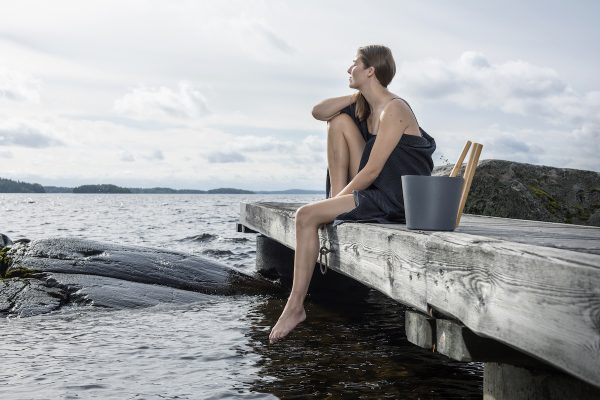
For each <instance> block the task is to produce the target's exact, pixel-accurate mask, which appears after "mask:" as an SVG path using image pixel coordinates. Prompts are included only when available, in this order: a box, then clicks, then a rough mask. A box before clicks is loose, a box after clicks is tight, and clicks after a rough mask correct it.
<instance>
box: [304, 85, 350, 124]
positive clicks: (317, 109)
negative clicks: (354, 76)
mask: <svg viewBox="0 0 600 400" xmlns="http://www.w3.org/2000/svg"><path fill="white" fill-rule="evenodd" d="M358 93H359V92H356V93H353V94H351V95H349V96H341V97H332V98H331V99H326V100H323V101H322V102H320V103H319V104H317V105H316V106H314V107H313V110H312V115H313V117H315V119H318V120H319V121H329V120H330V119H331V118H333V117H335V116H336V115H337V114H338V113H339V112H340V110H341V109H342V108H344V107H347V106H349V105H350V104H352V103H354V102H355V101H356V97H357V96H358Z"/></svg>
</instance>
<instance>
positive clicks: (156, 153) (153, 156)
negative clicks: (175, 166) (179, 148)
mask: <svg viewBox="0 0 600 400" xmlns="http://www.w3.org/2000/svg"><path fill="white" fill-rule="evenodd" d="M144 158H145V159H146V160H150V161H160V160H164V159H165V156H164V155H163V152H162V151H160V150H158V149H156V150H153V151H152V152H150V154H148V155H146V156H145V157H144Z"/></svg>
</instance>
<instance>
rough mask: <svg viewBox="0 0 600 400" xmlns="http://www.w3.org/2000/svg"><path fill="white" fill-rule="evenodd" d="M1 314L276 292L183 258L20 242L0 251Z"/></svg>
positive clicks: (82, 244)
mask: <svg viewBox="0 0 600 400" xmlns="http://www.w3.org/2000/svg"><path fill="white" fill-rule="evenodd" d="M0 276H1V277H2V279H0V316H31V315H37V314H44V313H47V312H50V311H55V310H59V309H61V308H64V307H68V306H70V307H73V306H91V307H102V308H128V307H148V306H153V305H156V304H159V303H165V302H167V303H169V302H175V303H189V302H198V301H206V300H207V299H209V298H210V296H214V295H242V294H244V295H245V294H250V295H253V294H268V293H281V288H280V287H279V286H278V285H276V284H274V283H272V282H271V281H269V280H266V279H264V278H262V277H258V276H256V277H255V276H249V275H245V274H243V273H241V272H239V271H236V270H234V269H231V268H228V267H227V266H225V265H222V264H219V263H216V262H214V261H210V260H207V259H204V258H201V257H196V256H192V255H189V254H185V253H179V252H173V251H166V250H162V249H152V248H146V247H136V246H120V245H114V244H105V243H98V242H93V241H89V240H82V239H76V238H53V239H45V240H36V241H32V242H25V241H22V242H19V243H16V244H14V245H13V246H12V247H5V248H3V249H1V250H0Z"/></svg>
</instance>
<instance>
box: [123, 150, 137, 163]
mask: <svg viewBox="0 0 600 400" xmlns="http://www.w3.org/2000/svg"><path fill="white" fill-rule="evenodd" d="M119 160H121V161H124V162H133V161H135V158H134V157H133V155H132V154H131V153H130V152H128V151H123V152H121V155H120V156H119Z"/></svg>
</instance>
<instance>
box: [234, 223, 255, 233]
mask: <svg viewBox="0 0 600 400" xmlns="http://www.w3.org/2000/svg"><path fill="white" fill-rule="evenodd" d="M237 231H238V232H242V233H258V232H256V231H254V230H252V229H250V228H248V227H247V226H245V225H242V224H237Z"/></svg>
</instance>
